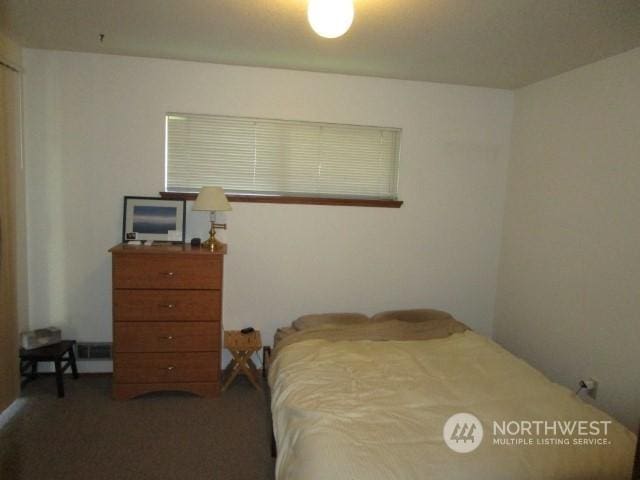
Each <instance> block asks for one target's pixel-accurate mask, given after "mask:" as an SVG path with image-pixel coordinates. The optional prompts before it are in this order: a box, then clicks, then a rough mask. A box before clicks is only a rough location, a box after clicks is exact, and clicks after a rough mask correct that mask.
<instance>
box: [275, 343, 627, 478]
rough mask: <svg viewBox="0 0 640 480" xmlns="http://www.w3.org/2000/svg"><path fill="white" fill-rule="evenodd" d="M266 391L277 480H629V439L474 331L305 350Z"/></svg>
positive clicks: (297, 347)
mask: <svg viewBox="0 0 640 480" xmlns="http://www.w3.org/2000/svg"><path fill="white" fill-rule="evenodd" d="M269 383H270V386H271V389H272V413H273V422H274V435H275V437H276V444H277V448H278V458H277V463H276V478H277V479H278V480H285V479H286V480H315V479H335V480H340V479H351V480H354V479H367V480H376V479H380V480H382V479H385V480H388V479H407V480H411V479H425V480H426V479H429V480H440V479H447V480H455V479H492V480H499V479H505V480H506V479H509V480H518V479H547V480H552V479H558V480H559V479H599V480H606V479H616V480H620V479H628V478H630V477H631V470H632V466H633V456H634V449H635V442H636V438H635V435H634V434H633V433H631V432H630V431H629V430H628V429H626V428H625V427H624V426H623V425H621V424H620V423H618V422H617V421H615V420H614V419H613V418H611V417H610V416H608V415H607V414H605V413H604V412H602V411H600V410H598V409H597V408H595V407H593V406H591V405H589V404H587V403H585V402H583V401H582V400H581V399H579V398H577V397H576V395H575V394H574V393H573V392H571V391H569V390H568V389H566V388H564V387H562V386H560V385H557V384H554V383H552V382H550V381H549V380H548V379H547V378H546V377H545V376H544V375H542V374H541V373H540V372H539V371H537V370H536V369H534V368H532V367H531V366H529V365H528V364H527V363H526V362H524V361H522V360H520V359H518V358H517V357H515V356H513V355H511V354H510V353H509V352H507V351H506V350H504V349H503V348H501V347H500V346H499V345H497V344H495V343H494V342H492V341H491V340H489V339H487V338H485V337H483V336H481V335H478V334H476V333H474V332H472V331H463V332H459V333H453V334H451V335H450V336H446V337H445V338H434V339H430V340H403V341H398V340H388V341H380V340H376V341H372V340H354V339H353V338H351V339H350V340H337V339H336V338H331V340H327V339H323V338H313V337H312V338H309V339H304V338H303V339H301V340H300V341H296V342H291V343H289V344H287V345H286V346H284V347H282V348H280V349H279V351H278V353H277V356H276V357H275V359H274V361H273V363H272V365H271V369H270V372H269ZM462 413H464V414H469V415H472V416H473V417H468V416H463V417H460V416H457V417H454V416H455V415H458V414H462ZM452 417H453V418H452ZM460 418H462V419H463V420H466V419H469V418H475V419H476V420H477V421H478V422H479V425H476V426H473V425H472V423H473V422H471V421H470V423H465V422H464V421H462V422H460V421H458V422H457V423H455V422H454V423H455V424H452V423H451V421H450V422H449V423H448V422H447V421H448V420H449V419H452V420H454V419H458V420H459V419H460ZM445 425H447V428H448V429H449V430H447V431H445ZM476 427H478V428H479V429H480V430H482V438H481V439H480V438H479V435H478V430H477V429H476ZM452 428H453V430H452ZM596 430H598V431H597V432H596ZM471 433H473V434H471ZM445 439H446V440H445ZM471 443H474V444H475V445H473V446H470V445H469V444H471ZM449 445H451V446H449ZM465 448H466V449H467V450H468V451H466V453H461V450H465Z"/></svg>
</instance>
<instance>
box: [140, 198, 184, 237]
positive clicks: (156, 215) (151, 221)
mask: <svg viewBox="0 0 640 480" xmlns="http://www.w3.org/2000/svg"><path fill="white" fill-rule="evenodd" d="M177 211H178V209H177V208H176V207H154V206H144V205H136V206H134V207H133V231H134V232H137V233H160V234H166V233H169V230H176V217H177Z"/></svg>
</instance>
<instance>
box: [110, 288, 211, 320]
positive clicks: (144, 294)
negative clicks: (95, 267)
mask: <svg viewBox="0 0 640 480" xmlns="http://www.w3.org/2000/svg"><path fill="white" fill-rule="evenodd" d="M220 313H221V292H220V290H114V292H113V319H114V321H116V322H170V321H176V322H219V321H220Z"/></svg>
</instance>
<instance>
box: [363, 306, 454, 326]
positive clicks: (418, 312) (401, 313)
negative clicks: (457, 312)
mask: <svg viewBox="0 0 640 480" xmlns="http://www.w3.org/2000/svg"><path fill="white" fill-rule="evenodd" d="M394 319H395V320H400V321H402V322H413V323H415V322H428V321H431V320H455V319H454V318H453V316H452V315H451V314H450V313H447V312H443V311H442V310H433V309H430V308H418V309H414V310H390V311H388V312H380V313H376V314H375V315H374V316H373V317H371V321H372V322H382V321H384V320H394Z"/></svg>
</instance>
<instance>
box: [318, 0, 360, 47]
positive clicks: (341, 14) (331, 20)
mask: <svg viewBox="0 0 640 480" xmlns="http://www.w3.org/2000/svg"><path fill="white" fill-rule="evenodd" d="M307 18H308V19H309V24H310V25H311V28H313V30H314V31H315V32H316V33H317V34H318V35H320V36H321V37H325V38H338V37H340V36H342V35H344V34H345V33H346V32H347V30H349V27H351V24H352V23H353V0H309V7H308V9H307Z"/></svg>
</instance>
